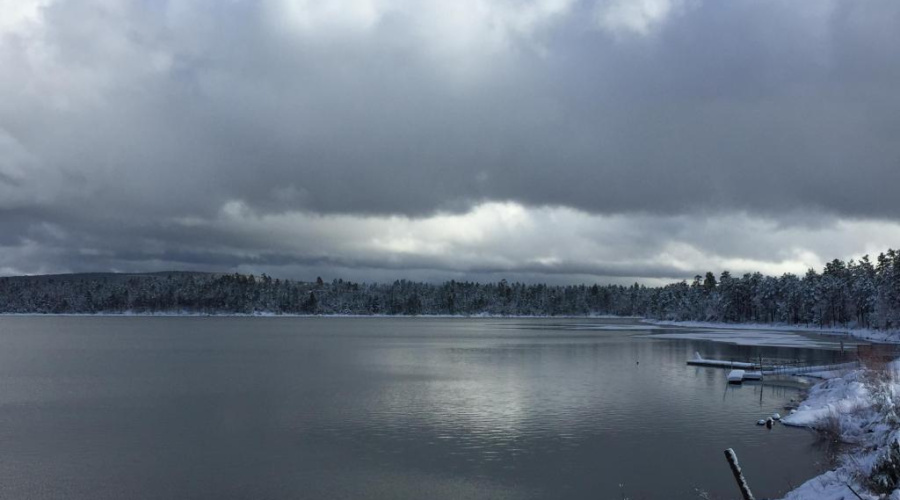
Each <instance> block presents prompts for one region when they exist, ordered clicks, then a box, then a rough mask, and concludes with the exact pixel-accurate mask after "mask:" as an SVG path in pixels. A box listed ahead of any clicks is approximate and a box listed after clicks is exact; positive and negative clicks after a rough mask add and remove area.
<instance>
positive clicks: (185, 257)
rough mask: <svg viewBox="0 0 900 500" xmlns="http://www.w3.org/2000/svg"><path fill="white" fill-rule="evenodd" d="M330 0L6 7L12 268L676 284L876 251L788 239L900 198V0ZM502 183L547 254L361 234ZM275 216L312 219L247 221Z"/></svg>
mask: <svg viewBox="0 0 900 500" xmlns="http://www.w3.org/2000/svg"><path fill="white" fill-rule="evenodd" d="M322 5H324V4H322ZM322 5H320V4H318V3H316V2H306V1H302V0H272V1H267V2H227V3H223V2H217V1H212V0H198V1H194V2H107V1H102V0H92V1H83V2H72V1H64V0H56V1H35V2H21V5H17V6H15V7H6V6H4V7H0V9H6V10H8V11H6V10H0V18H3V19H6V21H0V67H3V68H4V71H3V73H2V75H0V95H2V96H3V99H0V245H3V247H4V248H6V249H7V251H8V256H7V257H6V258H4V259H2V260H0V271H3V270H5V272H7V273H9V272H39V271H42V270H87V269H91V270H93V269H110V268H114V269H122V270H140V269H143V268H146V269H149V268H153V269H157V268H166V267H167V266H169V267H172V266H175V267H179V266H180V267H185V268H188V267H189V268H203V269H223V268H227V269H239V268H258V269H262V268H266V269H279V268H280V269H283V270H285V272H300V271H299V270H300V269H304V270H305V271H303V272H307V271H306V270H311V269H315V268H316V267H317V266H318V267H320V268H332V269H335V270H352V272H353V273H357V274H359V275H365V273H367V272H371V275H373V276H375V275H378V276H383V274H379V272H377V271H375V270H390V271H391V272H395V271H396V272H399V271H402V270H404V269H407V270H410V271H409V272H410V273H413V272H415V273H417V274H416V275H417V276H426V277H428V276H451V275H455V274H454V273H459V274H460V275H465V276H479V275H481V276H493V275H496V274H498V273H510V274H517V273H518V274H519V275H522V276H526V275H527V276H532V277H540V276H554V275H566V276H568V277H570V278H573V279H574V278H576V277H577V278H582V277H585V276H588V277H591V276H593V277H606V278H610V279H613V278H616V279H618V278H623V279H630V278H632V277H636V278H643V279H669V278H677V277H681V276H690V275H692V274H691V273H693V272H694V271H695V270H696V271H700V270H704V269H706V268H707V267H710V266H707V265H705V264H704V263H703V262H700V261H702V260H704V259H705V260H707V261H708V263H710V264H713V265H715V264H720V265H729V264H730V263H731V264H732V265H733V263H734V262H738V261H741V259H743V262H747V263H748V264H747V265H748V266H749V265H767V264H766V263H769V264H771V265H770V268H771V269H780V268H778V267H777V264H778V263H779V262H787V261H791V262H795V264H794V265H795V267H801V266H802V265H806V264H808V265H813V264H817V263H818V261H819V260H821V259H825V258H829V257H832V256H841V257H845V256H851V255H858V254H861V253H864V252H866V251H872V250H871V247H873V246H874V243H875V242H876V241H878V242H880V241H882V240H883V238H882V239H879V238H878V237H877V234H873V233H872V231H870V232H868V233H867V234H866V237H867V238H868V239H867V240H865V241H856V242H853V244H850V243H848V244H846V245H841V248H840V252H841V253H839V254H838V255H829V254H828V253H827V252H829V251H835V250H836V248H835V246H834V245H830V244H824V243H816V245H806V244H805V243H804V242H802V241H800V240H798V239H797V238H802V237H810V235H811V234H814V235H832V236H834V237H843V236H842V235H848V234H851V233H853V231H855V230H854V229H853V227H851V226H852V222H848V221H863V222H864V224H876V225H877V224H882V225H883V227H887V228H891V227H893V224H895V222H896V221H898V220H900V208H898V206H900V205H898V204H897V203H895V201H894V193H893V190H894V188H895V186H897V185H900V141H897V140H896V138H897V137H900V118H898V117H900V95H898V94H897V93H896V89H897V88H900V51H898V50H897V48H898V47H900V32H898V30H896V29H895V27H896V26H897V24H898V21H900V5H898V4H896V2H891V1H887V0H884V1H873V2H864V3H860V2H849V1H824V2H823V1H811V0H810V1H800V2H791V3H788V4H785V3H783V2H776V1H763V2H750V1H738V2H728V3H721V2H681V1H676V0H640V1H635V2H632V3H630V4H628V8H623V7H622V5H624V4H622V3H621V2H619V1H617V0H604V1H600V2H574V1H567V0H541V1H537V2H532V3H522V2H516V1H504V0H498V1H496V2H491V3H488V4H481V5H482V8H481V9H475V8H472V7H473V6H472V5H469V4H467V3H466V2H459V3H458V5H457V6H456V7H450V6H448V5H449V4H448V3H446V2H437V1H435V2H428V1H426V2H406V1H404V0H392V1H388V0H369V1H350V0H347V1H345V2H339V4H338V5H337V7H336V8H334V9H331V10H329V9H327V8H325V7H323V6H322ZM30 7H34V8H30ZM490 202H508V203H512V204H513V205H514V206H517V207H522V209H523V210H525V211H526V212H527V213H529V214H530V217H531V219H530V220H532V221H533V222H534V224H543V226H540V230H537V229H535V230H532V231H529V232H528V235H530V237H532V238H534V239H535V240H534V241H530V240H529V241H526V240H525V239H522V240H521V241H518V244H519V245H521V246H523V247H524V248H525V249H528V248H533V249H534V251H533V252H532V253H529V252H528V251H525V250H522V251H520V250H518V249H517V250H516V251H515V252H509V251H507V249H506V248H505V247H504V246H503V245H502V242H494V241H492V240H490V239H489V238H488V239H486V240H480V241H479V242H475V243H471V242H470V243H466V244H461V243H459V242H455V243H447V242H443V243H441V244H440V245H445V246H444V247H441V251H438V250H434V248H431V247H434V246H435V245H437V244H434V245H431V246H429V245H428V244H427V243H428V241H429V238H430V240H431V241H443V240H441V238H440V237H439V234H437V233H428V234H429V235H430V236H429V237H421V236H420V235H419V236H417V235H415V234H413V235H412V236H411V237H410V238H409V239H410V241H411V240H415V241H416V243H415V244H416V245H418V246H417V247H415V249H414V250H403V251H399V250H396V249H395V250H393V251H392V250H389V249H381V250H378V249H377V248H375V247H374V246H371V245H370V244H371V242H372V241H375V240H378V239H379V235H378V234H377V233H376V231H388V230H389V228H390V227H392V226H391V221H392V220H394V219H391V217H396V216H402V217H401V219H402V221H401V222H399V223H397V224H399V225H401V226H404V225H406V226H409V230H410V231H413V232H415V231H419V230H421V228H419V227H418V226H416V225H415V224H414V223H413V222H414V221H413V222H410V219H408V218H409V217H411V218H412V219H414V220H422V221H427V220H431V219H433V218H435V217H443V216H444V215H441V214H446V213H455V214H461V216H465V215H466V214H469V215H471V214H473V213H476V212H477V211H478V207H480V206H484V204H485V203H490ZM236 206H239V207H242V210H245V211H246V212H247V214H251V215H247V214H243V215H240V216H236V217H228V216H227V214H225V215H223V213H224V212H225V211H226V209H227V208H228V207H232V208H234V207H236ZM541 207H569V208H571V209H573V210H574V211H573V212H571V213H570V212H566V211H565V209H562V208H541ZM547 210H550V212H552V211H553V210H562V212H559V213H560V214H561V213H565V214H567V215H560V216H561V217H565V218H567V220H576V219H578V220H583V221H589V223H588V222H585V223H584V224H588V226H587V227H581V226H579V227H578V230H579V231H581V233H580V234H579V235H571V234H563V233H559V232H556V231H553V225H554V224H555V221H554V220H552V218H550V219H548V218H547V217H546V213H548V212H546V211H547ZM542 211H543V212H542ZM572 213H574V214H576V215H572ZM317 214H320V215H317ZM591 214H593V215H591ZM232 215H233V214H232ZM267 216H272V217H283V218H284V219H279V220H281V222H282V223H283V225H279V226H278V228H277V230H278V231H282V232H289V231H287V229H285V228H287V227H289V222H286V221H294V222H297V221H299V222H297V223H298V224H301V225H302V224H312V225H311V226H309V227H311V228H312V229H310V236H311V238H316V239H317V240H318V241H314V242H307V243H305V244H300V243H298V241H299V240H301V239H302V238H299V237H298V236H297V235H290V236H285V235H284V234H283V233H282V234H278V233H274V234H261V233H260V232H259V231H254V230H250V229H248V228H247V226H246V224H247V223H248V222H247V221H256V222H257V223H258V222H260V220H263V219H265V217H267ZM320 216H324V217H334V218H332V219H328V222H327V224H318V225H316V224H314V223H312V222H309V221H311V220H315V219H316V217H320ZM592 217H593V218H592ZM611 218H612V219H611ZM729 218H731V219H729ZM723 220H732V221H737V222H736V223H735V225H734V226H732V227H726V226H723V225H722V223H721V221H723ZM185 221H191V223H190V224H185ZM404 221H405V222H404ZM610 221H614V222H610ZM623 221H627V222H623ZM284 224H287V225H284ZM590 224H592V225H590ZM326 225H327V227H325V226H326ZM536 227H537V226H536ZM836 227H840V228H843V229H842V230H843V231H844V232H843V233H839V232H835V229H834V228H836ZM866 227H869V226H866ZM873 227H874V226H873ZM879 227H882V226H879ZM275 230H276V229H273V231H275ZM773 231H774V232H776V233H778V234H780V235H782V236H783V238H780V239H777V241H774V240H773V243H772V244H771V245H759V244H749V245H748V244H747V243H748V241H751V242H752V241H759V238H757V237H755V236H753V235H759V234H763V233H766V232H769V233H771V232H773ZM856 232H858V231H856ZM361 233H362V234H364V235H366V236H365V238H362V239H361V238H360V237H359V234H361ZM542 234H553V235H554V237H556V238H558V239H559V240H560V245H561V246H563V247H565V246H566V245H571V244H574V243H575V242H580V243H582V244H585V245H589V246H590V247H591V248H592V251H593V252H595V254H594V255H590V254H589V252H587V251H585V252H583V253H573V252H562V251H557V252H556V254H558V255H556V257H554V258H555V259H556V260H553V259H550V260H547V258H549V257H548V256H552V255H551V254H553V251H551V250H554V249H552V248H548V247H546V245H541V244H539V242H540V241H541V240H542V238H545V236H544V237H542V236H541V235H542ZM585 234H587V235H589V236H584V235H585ZM591 234H593V236H590V235H591ZM854 234H855V233H854ZM748 237H749V238H750V239H748ZM366 238H367V239H366ZM400 239H402V238H400ZM398 241H399V239H398ZM350 242H352V243H353V244H356V245H358V246H360V247H361V248H363V249H366V251H368V252H369V253H368V254H365V253H364V252H363V251H359V252H350V251H347V250H346V247H347V245H349V244H351V243H350ZM676 243H678V244H683V245H690V246H691V247H692V248H693V249H694V251H695V252H696V254H697V255H698V256H704V257H703V258H699V257H696V256H695V258H694V261H692V262H690V263H684V262H681V263H679V262H678V259H683V258H684V256H683V255H682V256H672V255H668V256H667V254H666V251H664V249H665V248H667V247H669V246H672V245H674V244H676ZM440 245H438V246H440ZM454 245H456V246H454ZM460 245H461V246H460ZM397 248H400V247H397ZM428 248H431V250H428ZM448 248H449V250H448ZM463 250H464V251H463ZM454 251H456V253H454ZM460 251H462V253H459V252H460ZM542 251H543V252H545V253H546V255H544V254H541V253H540V252H542ZM429 252H431V253H429ZM441 252H444V253H441ZM803 252H807V253H806V254H805V255H807V257H805V258H803V259H800V258H798V257H797V255H799V254H801V253H803ZM810 255H812V256H814V257H810ZM541 259H544V260H543V261H541ZM666 259H669V260H668V261H667V260H666ZM801 261H802V262H801ZM539 262H544V263H543V264H541V263H539ZM242 266H243V267H242ZM248 266H249V267H248ZM254 266H255V267H254ZM292 266H293V267H292ZM329 266H330V267H329ZM291 269H294V271H290V270H291ZM367 270H368V271H367Z"/></svg>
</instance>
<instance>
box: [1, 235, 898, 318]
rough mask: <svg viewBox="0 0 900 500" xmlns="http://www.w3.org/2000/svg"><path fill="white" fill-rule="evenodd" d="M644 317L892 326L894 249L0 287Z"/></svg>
mask: <svg viewBox="0 0 900 500" xmlns="http://www.w3.org/2000/svg"><path fill="white" fill-rule="evenodd" d="M125 312H132V313H182V312H183V313H193V314H257V313H271V314H328V315H331V314H346V315H375V314H381V315H479V314H487V315H500V316H503V315H508V316H513V315H521V316H560V315H571V316H588V315H616V316H642V317H647V318H654V319H666V320H677V321H715V322H727V323H748V322H752V323H784V324H792V325H799V324H803V325H808V326H821V327H826V326H828V327H837V326H841V327H864V328H874V329H892V328H898V327H900V252H897V251H895V250H888V251H887V252H885V253H883V254H881V255H879V256H878V257H877V259H876V260H875V261H872V260H871V259H870V258H869V257H868V256H866V257H863V258H861V259H859V260H850V261H849V262H844V261H842V260H839V259H835V260H833V261H831V262H829V263H828V264H826V265H825V267H824V269H822V270H821V272H819V271H816V270H813V269H810V270H809V271H807V272H806V274H805V275H803V276H798V275H795V274H791V273H786V274H783V275H781V276H778V277H773V276H764V275H762V274H760V273H747V274H744V275H742V276H732V275H731V273H729V272H728V271H724V272H722V273H721V274H719V275H718V276H716V275H715V274H713V273H712V272H708V273H706V275H705V276H701V275H698V276H696V277H694V279H693V280H692V281H690V282H688V281H681V282H678V283H672V284H669V285H665V286H660V287H648V286H644V285H640V284H637V283H636V284H634V285H631V286H623V285H596V284H595V285H590V286H588V285H568V286H549V285H545V284H524V283H510V282H507V281H506V280H501V281H500V282H498V283H478V282H471V281H448V282H444V283H440V284H435V283H424V282H415V281H407V280H397V281H394V282H393V283H354V282H351V281H344V280H341V279H335V280H333V281H331V282H326V281H323V280H322V279H321V278H319V279H317V280H316V281H314V282H302V281H293V280H281V279H275V278H272V277H271V276H268V275H265V274H263V275H261V276H254V275H250V274H206V273H185V272H173V273H154V274H90V275H84V274H72V275H56V276H34V277H24V276H20V277H6V278H0V313H53V314H91V313H125Z"/></svg>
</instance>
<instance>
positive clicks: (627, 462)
mask: <svg viewBox="0 0 900 500" xmlns="http://www.w3.org/2000/svg"><path fill="white" fill-rule="evenodd" d="M617 325H621V327H619V326H617ZM644 328H645V327H642V326H639V325H638V326H636V325H635V324H634V323H633V322H629V321H623V320H521V319H515V320H474V319H472V320H468V319H466V320H464V319H412V318H400V319H387V318H374V319H338V318H327V319H297V318H28V317H6V318H0V497H2V498H83V499H88V498H90V499H103V498H109V499H119V498H254V499H257V498H323V499H324V498H380V499H402V498H409V499H425V498H427V499H442V498H447V499H450V498H485V499H504V498H516V499H519V498H552V499H556V498H591V499H621V498H623V497H629V498H675V499H677V498H697V497H698V490H701V491H707V492H709V493H710V496H711V497H713V498H716V497H720V498H722V497H724V498H733V497H736V496H737V495H736V493H737V490H736V487H735V486H734V483H733V480H732V478H731V476H730V472H729V470H728V467H727V464H726V462H725V460H724V457H723V454H722V451H723V450H724V449H725V448H727V447H734V448H735V450H736V451H737V453H738V456H739V457H740V459H741V463H742V465H743V467H744V470H745V472H746V474H747V476H748V479H749V481H750V485H751V487H752V488H753V489H754V492H755V493H756V495H757V497H767V496H775V495H777V494H779V493H781V492H784V491H785V490H786V489H788V488H789V487H790V486H791V485H795V486H796V485H799V484H800V483H802V482H803V481H804V480H806V479H808V478H809V477H811V476H813V475H815V474H816V473H817V472H818V471H819V470H820V469H821V467H822V465H823V464H822V462H823V457H824V451H825V450H823V449H822V448H821V447H820V446H819V445H817V444H816V439H815V436H813V435H812V434H811V433H809V432H806V431H802V430H797V429H788V428H784V427H781V426H776V427H775V429H773V430H772V431H767V430H765V429H764V428H760V427H758V426H756V425H755V422H756V420H757V419H759V418H761V417H764V416H766V415H769V414H771V413H772V412H774V411H782V412H783V410H782V407H783V406H784V404H785V403H787V402H788V401H789V400H790V399H791V398H795V397H797V392H796V390H794V389H788V388H778V387H770V386H760V385H749V384H748V385H744V386H743V387H729V386H727V384H726V383H725V372H724V371H723V370H717V369H705V368H694V367H689V366H686V365H685V360H687V359H688V358H689V357H690V356H691V355H692V354H693V352H694V351H700V352H701V353H703V354H705V355H706V356H708V357H719V358H731V357H735V358H747V357H750V356H758V355H762V356H764V357H782V358H801V359H808V360H815V361H830V360H832V359H833V358H834V357H835V353H834V352H832V351H823V350H810V349H799V348H774V347H770V348H751V347H738V346H731V345H727V344H719V343H712V342H705V341H699V340H668V339H653V338H648V337H646V334H647V333H649V332H648V331H647V330H645V329H644ZM658 332H659V331H658V330H657V331H654V333H658Z"/></svg>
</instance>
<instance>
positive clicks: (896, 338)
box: [644, 319, 900, 343]
mask: <svg viewBox="0 0 900 500" xmlns="http://www.w3.org/2000/svg"><path fill="white" fill-rule="evenodd" d="M644 322H645V323H648V324H651V325H658V326H678V327H687V328H704V329H708V328H712V329H716V330H751V331H754V332H807V333H817V334H822V335H837V336H844V337H852V338H857V339H861V340H867V341H871V342H892V343H900V330H871V329H867V328H840V327H838V328H819V327H815V326H805V325H787V324H772V323H712V322H705V321H662V320H652V319H647V320H644Z"/></svg>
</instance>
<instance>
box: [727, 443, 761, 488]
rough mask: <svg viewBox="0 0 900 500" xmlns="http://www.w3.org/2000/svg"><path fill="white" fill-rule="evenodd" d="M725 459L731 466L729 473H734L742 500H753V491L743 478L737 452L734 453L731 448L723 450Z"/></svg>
mask: <svg viewBox="0 0 900 500" xmlns="http://www.w3.org/2000/svg"><path fill="white" fill-rule="evenodd" d="M725 460H728V465H730V466H731V473H732V474H734V480H735V481H737V484H738V488H739V489H740V490H741V495H742V496H743V497H744V500H755V499H754V498H753V493H752V492H751V491H750V486H749V485H748V484H747V480H746V479H744V473H743V472H741V466H740V465H739V464H738V459H737V454H735V453H734V450H733V449H731V448H728V449H727V450H725Z"/></svg>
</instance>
